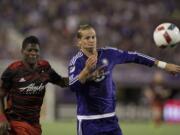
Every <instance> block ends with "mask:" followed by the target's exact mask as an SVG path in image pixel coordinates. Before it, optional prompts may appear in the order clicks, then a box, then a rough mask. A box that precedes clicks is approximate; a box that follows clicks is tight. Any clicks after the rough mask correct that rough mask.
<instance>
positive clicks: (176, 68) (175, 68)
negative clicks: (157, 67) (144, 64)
mask: <svg viewBox="0 0 180 135" xmlns="http://www.w3.org/2000/svg"><path fill="white" fill-rule="evenodd" d="M165 70H166V71H168V72H170V73H172V74H177V73H180V66H178V65H175V64H170V63H167V65H166V67H165Z"/></svg>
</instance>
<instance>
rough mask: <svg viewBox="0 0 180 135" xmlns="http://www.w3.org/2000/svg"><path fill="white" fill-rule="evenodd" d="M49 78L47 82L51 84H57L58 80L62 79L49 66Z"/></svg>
mask: <svg viewBox="0 0 180 135" xmlns="http://www.w3.org/2000/svg"><path fill="white" fill-rule="evenodd" d="M49 78H50V81H49V82H51V83H53V84H57V83H58V82H60V81H62V77H61V76H60V75H59V74H58V73H57V72H56V71H55V70H54V69H53V68H51V67H50V69H49Z"/></svg>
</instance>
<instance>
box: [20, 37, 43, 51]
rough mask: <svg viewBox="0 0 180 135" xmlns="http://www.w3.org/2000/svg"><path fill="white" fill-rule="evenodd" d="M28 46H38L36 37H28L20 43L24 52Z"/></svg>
mask: <svg viewBox="0 0 180 135" xmlns="http://www.w3.org/2000/svg"><path fill="white" fill-rule="evenodd" d="M28 44H38V45H40V43H39V39H38V38H37V37H36V36H28V37H26V38H25V39H24V40H23V42H22V49H23V50H24V49H25V48H26V47H27V45H28Z"/></svg>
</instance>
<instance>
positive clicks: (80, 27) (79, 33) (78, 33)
mask: <svg viewBox="0 0 180 135" xmlns="http://www.w3.org/2000/svg"><path fill="white" fill-rule="evenodd" d="M88 29H94V28H93V27H92V26H91V25H89V24H84V25H80V26H79V29H78V32H77V35H76V37H77V38H78V39H80V38H81V37H82V33H81V31H83V30H88Z"/></svg>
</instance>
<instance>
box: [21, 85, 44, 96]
mask: <svg viewBox="0 0 180 135" xmlns="http://www.w3.org/2000/svg"><path fill="white" fill-rule="evenodd" d="M19 89H20V92H22V93H24V94H39V93H41V92H42V90H43V89H45V85H43V83H41V84H40V85H38V86H36V85H35V83H31V84H29V85H28V86H26V87H22V88H19Z"/></svg>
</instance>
